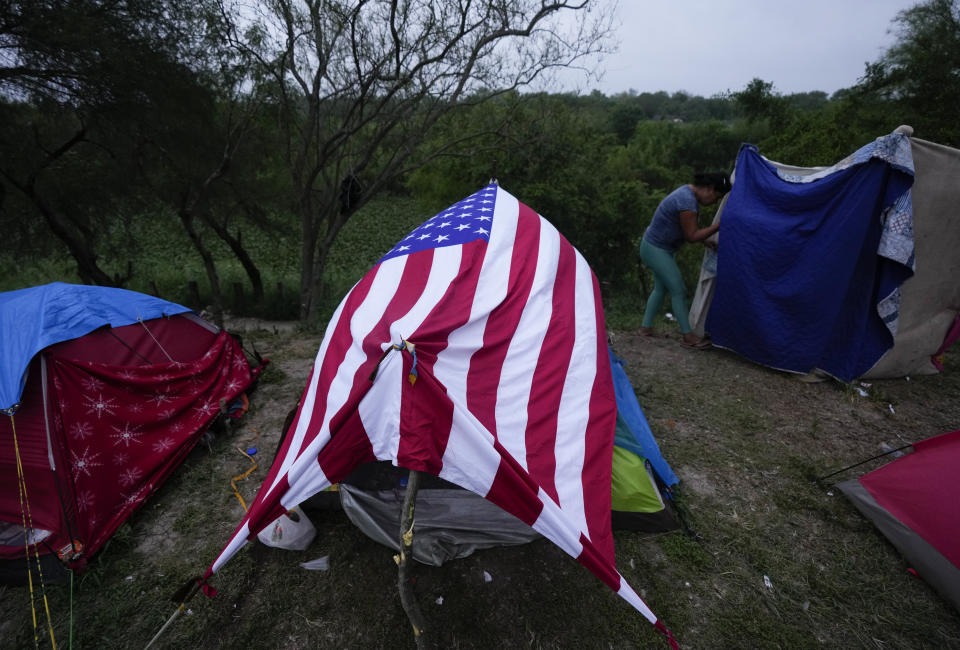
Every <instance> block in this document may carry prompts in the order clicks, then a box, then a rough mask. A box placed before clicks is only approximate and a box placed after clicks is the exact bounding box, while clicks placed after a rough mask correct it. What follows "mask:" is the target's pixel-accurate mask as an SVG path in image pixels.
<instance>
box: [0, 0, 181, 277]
mask: <svg viewBox="0 0 960 650" xmlns="http://www.w3.org/2000/svg"><path fill="white" fill-rule="evenodd" d="M195 24H196V20H195V16H194V15H193V14H192V13H191V12H190V10H189V8H185V7H184V6H183V3H178V2H176V1H175V0H169V1H166V2H164V1H162V0H161V1H159V2H154V1H152V0H150V1H147V0H128V1H127V2H122V3H118V2H112V1H109V0H75V1H72V2H66V3H65V2H58V1H55V0H35V1H33V2H29V3H24V2H6V3H3V4H2V5H0V51H2V52H3V56H2V57H0V95H2V96H3V98H4V100H5V101H2V102H0V122H2V123H3V127H4V128H3V129H2V133H0V151H2V152H3V154H4V155H3V156H0V159H2V162H0V179H2V180H3V181H4V182H5V184H6V185H7V187H10V188H13V189H15V190H18V191H19V193H20V194H21V195H22V196H23V197H24V198H25V199H26V200H27V201H28V203H29V204H31V205H32V206H33V208H34V210H35V211H36V213H37V214H38V215H39V216H40V217H41V218H42V219H43V220H44V221H45V223H46V224H47V226H48V228H49V229H50V231H51V232H52V233H53V234H54V236H55V237H57V238H58V239H59V240H61V241H62V242H63V243H64V245H65V246H66V248H67V250H68V251H69V252H70V254H71V255H72V256H73V257H74V259H75V260H76V262H77V271H78V274H79V276H80V278H81V280H83V281H84V282H88V283H91V284H105V285H110V284H123V282H124V281H125V280H126V279H127V277H126V276H118V275H114V276H111V275H110V274H109V273H107V272H106V271H105V270H104V269H103V268H102V267H101V264H100V261H99V259H98V254H97V251H96V245H97V234H98V231H99V230H101V229H102V228H103V227H104V225H105V220H106V219H107V218H108V217H106V216H105V215H110V214H111V210H110V206H111V202H112V201H115V200H119V199H122V198H123V197H129V196H131V195H133V194H135V193H136V187H135V186H134V185H133V184H131V183H130V177H129V171H130V162H131V155H130V154H131V151H132V147H130V146H129V145H127V144H121V142H120V139H119V138H118V137H117V136H118V133H119V131H120V129H119V126H120V125H131V124H136V123H137V118H140V117H142V116H143V114H144V111H146V110H147V109H148V108H149V106H150V104H151V103H152V101H153V100H155V99H156V98H157V97H161V96H169V95H171V94H173V95H176V96H179V97H183V96H184V95H183V94H180V93H183V92H184V91H185V90H184V89H188V90H187V92H191V93H192V91H193V90H195V89H196V88H197V87H198V86H197V84H196V83H194V79H193V75H192V71H191V70H190V69H189V68H188V67H187V66H186V65H184V63H183V60H185V59H189V58H190V57H189V54H188V52H189V48H190V47H191V46H192V45H194V44H196V42H197V40H196V38H194V37H193V34H192V33H191V29H192V27H193V26H194V25H195Z"/></svg>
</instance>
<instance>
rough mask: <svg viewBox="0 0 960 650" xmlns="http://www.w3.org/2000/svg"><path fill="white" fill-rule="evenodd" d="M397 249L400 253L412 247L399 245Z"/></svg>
mask: <svg viewBox="0 0 960 650" xmlns="http://www.w3.org/2000/svg"><path fill="white" fill-rule="evenodd" d="M396 250H397V252H398V253H402V252H403V251H408V250H410V247H409V246H397V249H396Z"/></svg>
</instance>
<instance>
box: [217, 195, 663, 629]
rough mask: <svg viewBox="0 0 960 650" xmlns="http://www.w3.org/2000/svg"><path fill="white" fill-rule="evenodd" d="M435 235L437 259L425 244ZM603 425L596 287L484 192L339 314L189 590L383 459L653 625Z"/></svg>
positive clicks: (532, 226) (428, 228)
mask: <svg viewBox="0 0 960 650" xmlns="http://www.w3.org/2000/svg"><path fill="white" fill-rule="evenodd" d="M444 224H446V225H444ZM452 228H458V229H459V230H458V232H459V233H460V234H459V235H458V236H459V237H460V239H457V240H456V243H454V244H453V245H451V244H450V240H449V238H447V237H446V236H445V235H444V236H441V235H436V233H446V232H449V231H450V229H452ZM471 228H473V229H474V230H473V231H472V230H471ZM474 231H475V232H476V235H475V236H474V235H470V233H471V232H474ZM434 235H436V236H435V237H434ZM430 237H434V239H436V240H437V242H436V244H432V245H430V246H428V244H429V243H430V241H431V240H430ZM404 242H407V243H404ZM410 242H417V243H416V245H415V246H414V245H413V244H412V243H410ZM414 249H415V250H414ZM395 344H396V348H394V347H392V346H394V345H395ZM407 344H412V348H410V347H407ZM414 369H415V372H414ZM411 375H415V381H413V382H411V381H409V380H408V377H410V376H411ZM371 376H373V380H372V381H371ZM615 419H616V400H615V397H614V391H613V384H612V379H611V373H610V367H609V357H608V352H607V344H606V339H605V325H604V319H603V310H602V305H601V300H600V294H599V286H598V283H597V281H596V278H595V277H594V275H593V273H592V271H591V270H590V268H589V266H588V265H587V263H586V261H585V260H584V259H583V257H582V256H581V255H580V254H579V253H578V252H577V251H576V249H574V248H573V246H571V245H570V243H569V242H567V241H566V240H565V239H564V238H563V237H562V236H561V235H560V233H559V232H557V230H556V229H555V228H554V227H553V226H552V225H551V224H550V223H549V222H548V221H546V220H545V219H543V218H542V217H540V216H539V215H538V214H536V213H535V212H534V211H533V210H531V209H530V208H528V207H527V206H525V205H523V204H521V203H519V202H518V201H517V200H516V199H515V198H514V197H512V196H510V195H509V194H508V193H506V192H504V191H503V190H501V189H499V188H498V187H496V186H493V185H492V186H488V187H487V188H484V189H483V190H481V191H480V192H478V193H476V194H475V195H474V196H472V197H468V199H465V200H464V201H461V202H460V203H458V204H457V205H456V206H453V207H452V208H451V209H450V210H448V211H446V212H444V213H441V214H440V215H437V217H435V218H434V219H431V220H429V221H428V222H425V223H424V224H423V225H421V226H420V227H419V228H418V229H416V230H415V231H414V232H413V233H411V234H410V235H408V237H407V238H405V239H404V240H403V241H401V242H400V244H398V245H397V246H396V247H395V248H394V249H392V250H391V251H390V253H388V254H387V255H386V256H384V258H383V259H382V260H381V261H380V262H379V263H378V264H377V266H375V267H374V268H373V269H372V270H371V271H370V272H369V273H368V274H367V275H366V276H365V277H364V278H363V279H361V280H360V281H359V282H358V283H357V284H356V286H355V287H354V288H353V289H352V290H351V292H350V293H349V294H348V295H347V297H346V298H345V299H344V300H343V302H342V303H341V305H340V307H339V308H338V309H337V311H336V313H335V314H334V316H333V318H332V320H331V322H330V324H329V326H328V328H327V332H326V334H325V336H324V338H323V341H322V343H321V345H320V349H319V351H318V354H317V359H316V361H315V363H314V368H313V371H312V373H311V376H310V379H309V381H308V384H307V387H306V390H305V392H304V395H303V398H302V400H301V406H300V410H299V412H298V413H297V417H296V419H295V420H294V423H293V425H292V426H291V431H290V434H289V436H288V437H287V439H286V441H285V442H284V444H283V446H282V448H281V450H280V452H279V454H278V457H277V461H276V462H275V464H274V467H273V468H272V469H271V471H270V473H269V475H268V477H267V480H266V481H265V482H264V486H263V487H262V488H261V491H260V494H258V495H257V498H256V499H255V500H254V502H253V504H252V505H251V508H250V512H248V513H247V515H246V517H245V518H244V521H243V522H242V523H241V525H240V527H239V528H238V529H237V531H236V532H235V534H234V536H233V538H232V539H231V540H230V542H229V544H228V545H227V547H226V548H225V549H224V550H223V551H222V553H221V554H220V556H219V557H218V558H217V559H216V560H215V562H214V563H213V565H212V566H211V567H210V569H209V570H208V573H207V575H208V576H209V575H210V574H211V573H213V572H215V571H216V570H218V569H219V568H220V567H221V566H222V565H223V563H224V562H226V561H227V559H229V557H230V556H231V555H233V554H234V553H235V552H236V551H237V550H238V549H239V548H240V547H241V546H242V545H243V543H244V542H245V541H246V540H247V539H248V538H250V537H251V536H252V535H253V534H255V533H256V532H257V531H258V530H260V529H262V528H263V527H265V526H266V525H267V524H269V523H270V522H271V521H272V520H273V518H275V517H276V515H277V513H278V511H282V509H283V508H289V507H292V506H294V505H296V504H297V503H299V502H300V501H302V500H304V499H306V498H308V497H309V496H311V495H312V494H314V493H316V492H317V491H319V490H321V489H323V488H325V487H327V486H328V485H330V483H331V482H336V481H339V480H341V479H343V478H344V477H346V476H347V475H348V474H349V473H350V471H352V469H353V468H354V467H355V466H356V465H358V464H360V463H362V462H366V461H369V460H373V459H380V460H390V461H392V462H393V463H394V464H396V465H399V466H402V467H407V468H409V469H414V470H420V471H426V472H430V473H431V474H435V475H438V476H440V477H441V478H444V479H446V480H448V481H451V482H453V483H455V484H457V485H460V486H461V487H464V488H466V489H469V490H471V491H473V492H475V493H477V494H480V495H481V496H484V497H486V498H487V499H489V500H490V501H492V502H493V503H496V504H497V505H499V506H500V507H502V508H504V509H505V510H507V511H508V512H510V513H511V514H513V515H515V516H517V517H518V518H520V519H521V520H522V521H524V522H526V523H528V524H529V525H531V526H532V527H533V528H534V529H536V530H537V531H538V532H540V533H541V534H543V535H544V536H545V537H547V538H549V539H550V540H552V541H553V542H554V543H556V544H557V545H558V546H560V547H561V548H562V549H563V550H564V551H565V552H567V553H568V554H570V555H571V556H573V557H575V558H577V559H578V560H579V561H580V562H581V563H582V564H584V566H586V567H587V568H588V569H589V570H590V571H592V572H593V573H594V574H595V575H597V577H599V578H600V579H601V580H603V581H604V583H606V584H607V585H608V586H610V588H611V589H613V590H614V591H616V592H618V593H619V594H620V595H621V596H622V597H623V598H624V599H625V600H627V601H628V602H629V603H630V604H631V605H632V606H634V607H635V608H637V609H638V610H639V611H640V612H641V613H643V615H644V616H646V617H647V618H648V619H649V620H650V621H651V622H656V617H655V616H654V615H653V614H652V612H650V610H649V609H648V608H647V607H646V605H645V604H644V603H643V601H642V600H640V599H639V598H638V597H637V595H636V593H635V592H634V591H633V590H632V589H631V588H630V586H629V585H628V584H627V583H626V582H625V581H624V580H623V579H622V578H621V576H620V574H619V573H618V572H617V570H616V567H615V562H614V549H613V538H612V535H611V533H610V496H611V495H610V468H611V462H612V448H613V430H614V423H615Z"/></svg>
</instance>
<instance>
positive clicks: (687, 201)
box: [643, 185, 698, 252]
mask: <svg viewBox="0 0 960 650" xmlns="http://www.w3.org/2000/svg"><path fill="white" fill-rule="evenodd" d="M684 210H689V211H691V212H698V205H697V197H696V195H695V194H694V193H693V190H692V189H691V188H690V186H689V185H681V186H680V187H678V188H677V189H675V190H674V191H672V192H670V194H668V195H667V198H665V199H664V200H663V201H661V202H660V205H658V206H657V211H656V212H654V213H653V219H652V220H651V221H650V225H649V226H647V230H646V232H644V233H643V238H644V239H646V240H647V241H648V242H649V243H651V244H653V245H654V246H656V247H657V248H663V249H666V250H668V251H671V252H672V251H675V250H677V249H678V248H680V245H681V244H683V241H684V238H683V227H682V226H681V225H680V213H681V212H683V211H684Z"/></svg>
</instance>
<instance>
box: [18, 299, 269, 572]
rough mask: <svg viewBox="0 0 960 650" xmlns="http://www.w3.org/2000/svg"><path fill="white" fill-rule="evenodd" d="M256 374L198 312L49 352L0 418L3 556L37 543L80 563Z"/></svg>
mask: <svg viewBox="0 0 960 650" xmlns="http://www.w3.org/2000/svg"><path fill="white" fill-rule="evenodd" d="M181 309H182V308H181ZM167 313H169V312H167ZM24 327H28V326H26V325H25V326H24ZM258 372H259V369H256V370H251V368H250V364H249V363H248V361H247V359H246V357H245V356H244V353H243V350H242V349H241V346H240V344H239V343H238V342H237V341H236V340H235V339H234V338H233V337H232V336H230V335H229V334H227V333H226V332H221V331H219V330H218V329H217V328H216V327H214V326H213V325H211V324H210V323H207V322H206V321H204V320H202V319H200V318H199V317H197V316H196V315H194V314H191V313H182V314H177V315H173V316H161V317H159V318H153V319H150V320H141V321H140V322H135V323H134V324H130V325H124V326H121V327H109V326H105V327H100V328H99V329H95V330H94V331H92V332H89V333H87V334H85V335H82V336H79V337H78V338H73V339H70V340H66V341H63V342H60V343H55V344H53V345H49V346H47V347H45V348H43V349H42V351H41V352H39V353H38V354H36V355H35V356H34V357H33V358H32V360H31V361H30V363H29V369H28V372H27V375H26V383H25V384H24V387H23V394H22V398H21V399H20V402H19V408H18V409H17V410H16V411H15V412H14V413H13V414H12V415H11V416H10V417H0V559H11V558H17V557H20V558H22V557H23V556H24V554H25V552H26V549H27V546H28V545H31V549H30V553H31V555H32V554H33V549H32V545H33V544H36V548H37V550H38V551H39V553H40V554H42V555H43V554H45V556H46V557H48V558H50V559H52V558H55V557H56V556H55V555H54V554H59V555H60V557H61V559H63V560H64V561H65V563H66V564H67V565H68V566H72V567H82V566H83V565H84V564H85V563H86V561H87V560H88V558H89V557H90V556H91V555H93V554H94V553H95V552H96V551H97V550H98V549H99V548H100V547H101V546H102V545H103V544H104V542H106V541H107V539H108V538H109V537H110V535H112V534H113V532H114V531H115V530H116V529H117V528H118V527H119V526H120V524H122V523H123V522H124V520H126V518H127V517H129V516H130V514H131V513H132V512H134V511H135V510H136V509H137V508H138V507H139V506H140V505H141V504H142V503H143V502H144V500H145V499H146V498H147V497H149V496H150V495H151V494H152V493H153V492H154V491H156V490H157V488H158V487H159V486H160V485H161V484H162V483H163V481H164V480H165V479H166V478H167V477H168V476H169V475H170V473H171V472H172V471H173V470H174V468H176V467H177V465H178V464H179V463H180V462H182V461H183V459H184V458H185V456H186V455H187V454H188V453H189V452H190V450H191V449H192V448H193V446H194V445H195V444H196V443H197V441H198V440H199V439H200V436H201V435H202V434H203V433H204V431H206V430H207V428H208V427H209V426H210V425H211V424H212V423H213V421H214V420H215V419H216V418H217V417H218V416H219V415H220V414H221V412H222V411H223V409H224V406H225V405H226V406H229V405H230V404H231V403H232V402H233V401H234V400H236V399H237V398H238V397H239V396H241V395H242V394H243V393H244V391H246V390H247V389H248V387H249V386H250V384H251V383H252V381H253V379H254V378H255V377H256V375H257V374H258ZM18 465H19V467H20V468H22V472H20V471H18ZM24 488H25V489H24ZM24 531H28V532H27V534H25V533H24Z"/></svg>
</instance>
